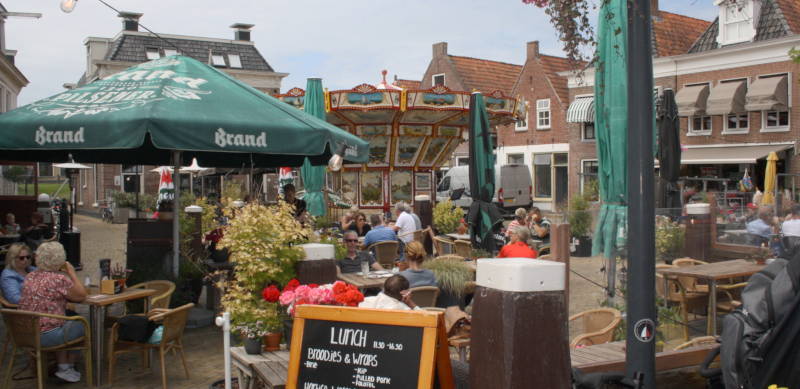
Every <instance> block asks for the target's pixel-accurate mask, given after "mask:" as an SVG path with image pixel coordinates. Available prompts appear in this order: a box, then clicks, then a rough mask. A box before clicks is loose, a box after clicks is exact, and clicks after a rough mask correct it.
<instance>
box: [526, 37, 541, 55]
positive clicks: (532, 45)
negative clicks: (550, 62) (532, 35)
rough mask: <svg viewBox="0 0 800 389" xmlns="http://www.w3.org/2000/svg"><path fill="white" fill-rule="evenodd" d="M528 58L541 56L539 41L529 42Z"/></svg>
mask: <svg viewBox="0 0 800 389" xmlns="http://www.w3.org/2000/svg"><path fill="white" fill-rule="evenodd" d="M526 58H527V59H529V60H530V59H534V58H539V41H532V42H528V56H527V57H526Z"/></svg>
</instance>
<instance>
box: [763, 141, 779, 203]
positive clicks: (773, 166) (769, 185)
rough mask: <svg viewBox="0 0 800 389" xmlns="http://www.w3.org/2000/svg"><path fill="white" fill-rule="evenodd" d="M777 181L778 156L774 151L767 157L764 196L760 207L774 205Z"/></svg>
mask: <svg viewBox="0 0 800 389" xmlns="http://www.w3.org/2000/svg"><path fill="white" fill-rule="evenodd" d="M777 179H778V154H776V153H775V152H774V151H772V152H770V153H769V155H768V156H767V168H766V170H765V171H764V196H763V197H762V198H761V205H772V204H774V203H775V181H777Z"/></svg>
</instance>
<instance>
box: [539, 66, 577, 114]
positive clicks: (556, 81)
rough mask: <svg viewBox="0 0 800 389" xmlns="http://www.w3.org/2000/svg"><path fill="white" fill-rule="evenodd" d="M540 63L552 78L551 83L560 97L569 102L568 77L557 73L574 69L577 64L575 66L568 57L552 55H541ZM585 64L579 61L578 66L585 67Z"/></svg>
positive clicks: (548, 76)
mask: <svg viewBox="0 0 800 389" xmlns="http://www.w3.org/2000/svg"><path fill="white" fill-rule="evenodd" d="M539 63H540V64H541V66H542V70H543V71H544V72H545V74H547V78H548V79H549V80H550V84H551V85H552V86H553V89H554V90H555V92H556V93H557V94H558V97H559V98H560V99H561V101H562V102H565V103H566V102H568V101H569V87H568V86H567V78H566V77H561V76H559V75H558V74H556V73H559V72H564V71H568V70H573V69H575V68H576V66H573V64H571V63H570V62H569V60H568V59H566V58H561V57H554V56H551V55H539ZM584 65H585V64H584V63H579V64H577V68H578V69H580V68H583V66H584Z"/></svg>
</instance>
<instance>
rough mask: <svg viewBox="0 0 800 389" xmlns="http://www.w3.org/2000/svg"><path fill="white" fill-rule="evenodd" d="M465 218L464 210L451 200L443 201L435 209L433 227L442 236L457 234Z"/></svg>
mask: <svg viewBox="0 0 800 389" xmlns="http://www.w3.org/2000/svg"><path fill="white" fill-rule="evenodd" d="M463 218H464V210H463V209H461V207H456V206H454V205H453V202H452V201H450V200H445V201H441V202H439V203H438V204H436V207H434V208H433V226H434V227H436V230H437V231H438V232H439V233H440V234H449V233H452V232H455V231H456V228H458V225H459V223H461V219H463Z"/></svg>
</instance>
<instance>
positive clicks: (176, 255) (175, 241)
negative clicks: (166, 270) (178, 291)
mask: <svg viewBox="0 0 800 389" xmlns="http://www.w3.org/2000/svg"><path fill="white" fill-rule="evenodd" d="M172 159H173V165H174V168H173V170H172V172H173V173H172V186H173V187H174V188H175V192H174V193H175V198H174V199H173V200H172V252H173V257H172V275H173V276H175V278H178V268H179V265H180V258H181V253H180V226H181V225H180V220H179V219H180V210H179V205H178V202H179V201H180V196H181V189H180V187H181V185H180V177H181V175H180V174H181V173H180V169H181V152H180V151H177V150H176V151H173V152H172Z"/></svg>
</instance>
